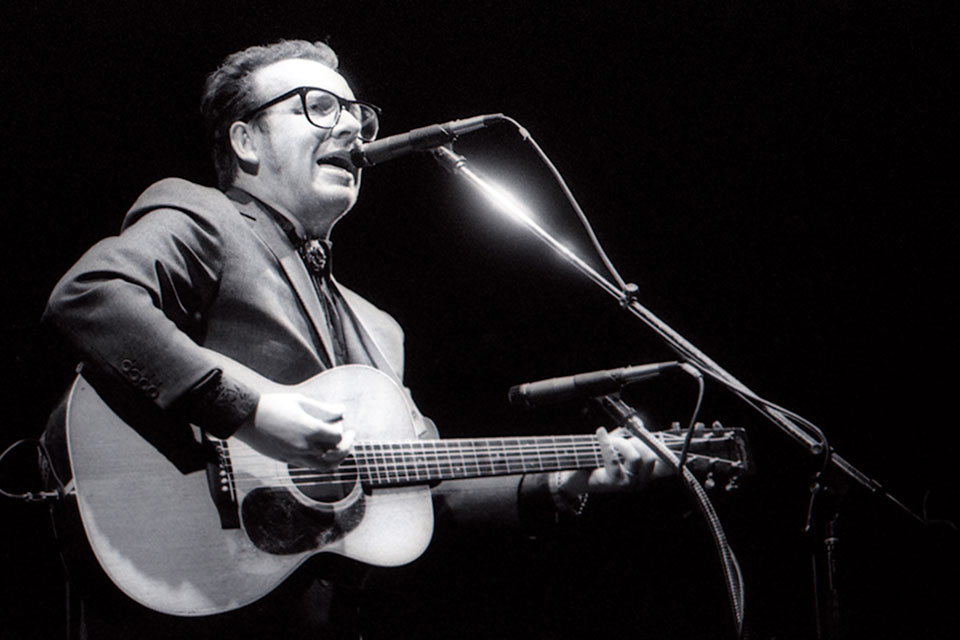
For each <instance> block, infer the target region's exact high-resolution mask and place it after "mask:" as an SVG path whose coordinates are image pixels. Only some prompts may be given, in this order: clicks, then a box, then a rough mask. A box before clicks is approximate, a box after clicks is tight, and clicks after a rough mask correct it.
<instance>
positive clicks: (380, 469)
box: [373, 443, 388, 483]
mask: <svg viewBox="0 0 960 640" xmlns="http://www.w3.org/2000/svg"><path fill="white" fill-rule="evenodd" d="M373 464H374V466H375V467H376V469H377V480H378V481H379V482H380V483H384V482H385V480H387V479H388V478H385V477H384V476H385V475H386V469H385V468H384V459H383V445H382V444H380V443H375V444H374V445H373Z"/></svg>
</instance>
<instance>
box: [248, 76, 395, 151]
mask: <svg viewBox="0 0 960 640" xmlns="http://www.w3.org/2000/svg"><path fill="white" fill-rule="evenodd" d="M292 96H300V102H301V103H302V104H303V114H304V115H305V116H306V117H307V121H309V122H310V124H312V125H313V126H315V127H319V128H320V129H333V128H334V127H335V126H337V122H339V121H340V113H341V112H342V111H343V110H344V109H346V110H347V112H348V113H349V114H350V115H351V116H353V118H354V119H355V120H356V121H357V122H359V123H360V134H359V135H360V139H361V140H364V141H366V142H370V141H371V140H373V139H375V138H376V137H377V132H378V131H379V130H380V107H377V106H375V105H372V104H370V103H369V102H361V101H360V100H347V99H346V98H341V97H340V96H338V95H337V94H335V93H330V92H329V91H327V90H326V89H319V88H317V87H297V88H296V89H291V90H290V91H287V92H286V93H284V94H283V95H279V96H277V97H276V98H274V99H273V100H270V101H268V102H264V103H263V104H262V105H260V106H259V107H257V108H256V109H252V110H251V111H248V112H247V114H246V115H245V116H244V117H243V118H242V120H244V121H246V120H250V119H251V118H253V117H254V116H256V115H257V114H259V113H261V112H262V111H263V110H264V109H267V108H269V107H272V106H273V105H275V104H278V103H280V102H283V101H284V100H286V99H287V98H290V97H292Z"/></svg>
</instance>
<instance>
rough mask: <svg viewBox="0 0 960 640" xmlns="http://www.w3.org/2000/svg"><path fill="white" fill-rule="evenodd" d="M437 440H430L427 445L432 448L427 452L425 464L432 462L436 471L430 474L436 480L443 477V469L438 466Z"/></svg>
mask: <svg viewBox="0 0 960 640" xmlns="http://www.w3.org/2000/svg"><path fill="white" fill-rule="evenodd" d="M438 442H439V440H430V441H429V446H430V448H431V449H432V451H431V452H430V453H427V464H428V465H429V464H430V462H432V463H433V466H434V467H435V468H436V473H434V474H433V475H432V476H431V477H432V478H433V479H436V480H440V479H443V470H442V469H441V468H440V459H439V457H438V453H437V443H438Z"/></svg>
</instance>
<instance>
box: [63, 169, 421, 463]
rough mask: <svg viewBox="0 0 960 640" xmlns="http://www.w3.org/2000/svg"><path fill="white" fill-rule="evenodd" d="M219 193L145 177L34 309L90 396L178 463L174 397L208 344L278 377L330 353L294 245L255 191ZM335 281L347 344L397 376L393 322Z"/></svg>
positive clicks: (183, 441) (204, 357)
mask: <svg viewBox="0 0 960 640" xmlns="http://www.w3.org/2000/svg"><path fill="white" fill-rule="evenodd" d="M231 197H232V198H233V199H231V198H228V197H227V196H226V195H224V193H222V192H220V191H218V190H216V189H211V188H207V187H201V186H198V185H196V184H193V183H190V182H187V181H185V180H181V179H177V178H169V179H166V180H162V181H160V182H158V183H156V184H154V185H153V186H151V187H150V188H149V189H147V190H146V191H145V192H144V193H143V194H142V195H141V196H140V198H139V199H138V200H137V201H136V203H135V204H134V205H133V207H132V208H131V209H130V211H129V212H128V213H127V216H126V218H125V220H124V222H123V227H122V231H121V233H120V234H119V235H118V236H115V237H111V238H107V239H105V240H103V241H101V242H99V243H98V244H96V245H95V246H94V247H92V248H91V249H90V250H89V251H88V252H87V253H86V254H84V256H83V257H82V258H81V259H80V260H79V261H78V262H77V263H76V264H75V265H74V266H73V267H72V268H71V269H70V271H68V272H67V274H66V275H65V276H64V277H63V278H62V279H61V281H60V282H59V283H58V284H57V286H56V288H55V289H54V291H53V293H52V295H51V297H50V301H49V304H48V307H47V310H46V313H45V320H46V321H48V322H50V323H52V324H53V325H55V327H56V328H57V329H58V330H59V331H60V332H61V333H62V334H63V335H65V336H66V337H67V339H68V341H69V342H70V343H71V344H72V345H73V346H75V347H76V348H77V349H78V350H79V351H80V355H81V357H82V358H83V359H84V361H85V362H86V363H87V365H88V369H87V371H89V373H88V374H86V377H88V378H89V379H90V380H91V382H93V383H94V385H95V386H96V387H97V389H98V391H99V392H100V393H101V395H103V396H104V398H105V399H106V400H107V401H108V402H110V403H111V405H113V406H115V408H116V407H119V409H120V410H119V411H118V412H120V413H121V415H122V416H123V417H124V418H125V419H127V421H128V422H130V423H131V424H133V426H134V427H135V428H138V430H140V431H141V433H143V434H144V435H145V436H146V437H148V439H150V440H151V441H152V442H153V443H154V444H155V445H156V446H158V448H160V449H161V451H163V452H164V453H165V454H166V455H167V456H168V457H170V458H171V459H172V460H173V461H174V462H175V463H177V464H178V466H180V468H181V469H182V470H188V469H192V468H196V466H197V460H196V459H194V460H192V461H191V460H189V459H188V457H184V455H182V454H186V452H187V451H188V450H189V449H190V442H191V441H192V435H190V434H189V430H188V429H186V422H187V421H189V420H190V419H191V416H189V415H182V416H181V415H178V413H177V407H178V403H179V402H180V401H181V399H182V398H183V397H184V395H185V394H187V392H188V391H189V390H191V389H192V388H193V387H194V386H195V385H196V384H197V383H198V381H200V380H202V379H203V378H204V377H205V376H207V374H208V373H209V372H210V371H211V370H213V369H215V368H216V367H217V365H216V363H215V362H214V361H213V360H212V358H211V355H210V353H209V351H208V350H213V351H215V352H219V353H221V354H223V355H226V356H229V357H230V358H232V359H234V360H236V361H238V362H240V363H242V364H244V365H246V366H248V367H249V368H251V369H253V370H255V371H257V372H258V373H260V374H261V375H263V376H265V377H267V378H269V379H271V380H274V381H275V382H279V383H283V384H293V383H297V382H301V381H303V380H305V379H307V378H309V377H311V376H313V375H314V374H316V373H319V372H320V371H322V370H323V369H324V368H326V364H325V362H329V359H325V358H324V356H323V355H322V354H324V353H331V352H332V349H330V346H329V345H330V336H329V334H328V330H327V324H326V321H325V319H324V316H323V311H322V308H321V306H320V303H319V301H318V299H317V295H316V292H315V290H314V289H313V285H312V283H311V281H310V279H309V274H308V273H307V271H306V269H305V267H304V265H303V263H302V261H301V260H300V258H299V256H298V255H297V253H296V250H295V248H294V247H293V246H292V244H291V242H290V241H289V239H288V238H287V236H286V235H285V234H284V232H283V231H282V230H281V229H280V228H279V226H278V225H277V223H276V222H275V220H274V219H273V217H272V216H271V215H270V214H269V213H268V212H267V211H266V210H265V209H264V208H263V205H261V204H260V203H259V202H258V201H256V200H255V199H253V198H251V197H249V196H248V195H247V194H244V193H242V192H236V191H234V192H231ZM339 289H340V290H341V292H342V293H343V296H344V299H345V300H346V302H347V303H348V305H349V308H350V312H351V313H352V314H353V316H354V317H355V320H356V322H355V323H353V325H354V326H355V327H356V330H351V331H348V332H347V336H346V337H347V351H348V354H351V353H360V352H361V350H362V351H363V353H365V354H369V357H370V358H371V359H372V360H373V361H374V362H373V363H374V364H375V366H377V367H378V368H380V369H382V370H384V371H387V372H389V373H391V374H392V375H393V376H395V377H396V378H397V379H398V380H399V379H400V378H401V376H402V372H403V332H402V330H401V328H400V326H399V325H398V324H397V323H396V321H395V320H394V319H393V318H392V317H391V316H389V315H388V314H387V313H385V312H383V311H381V310H379V309H377V308H376V307H375V306H374V305H372V304H371V303H369V302H368V301H366V300H365V299H364V298H362V297H361V296H359V295H358V294H356V293H354V292H352V291H350V290H349V289H347V288H345V287H342V286H339ZM131 392H132V393H131ZM131 398H135V399H133V400H131ZM171 418H176V420H173V421H172V423H173V425H177V426H172V424H171ZM181 427H182V428H181Z"/></svg>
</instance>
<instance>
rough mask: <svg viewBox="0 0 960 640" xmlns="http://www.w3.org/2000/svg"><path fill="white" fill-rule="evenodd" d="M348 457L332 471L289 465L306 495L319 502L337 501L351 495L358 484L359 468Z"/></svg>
mask: <svg viewBox="0 0 960 640" xmlns="http://www.w3.org/2000/svg"><path fill="white" fill-rule="evenodd" d="M352 460H353V459H352V458H347V459H346V460H344V461H343V463H341V464H340V466H339V467H337V468H336V469H333V470H331V471H315V470H313V469H306V468H303V467H295V466H292V465H288V467H287V468H288V469H289V471H290V477H291V478H292V479H293V483H294V485H295V486H296V487H297V489H299V490H300V491H301V492H302V493H303V494H304V495H306V496H307V497H309V498H310V499H312V500H316V501H317V502H337V501H338V500H342V499H343V498H346V497H347V496H348V495H350V492H351V491H353V487H354V486H355V485H356V484H357V470H356V467H355V466H354V465H353V464H351V461H352Z"/></svg>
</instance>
